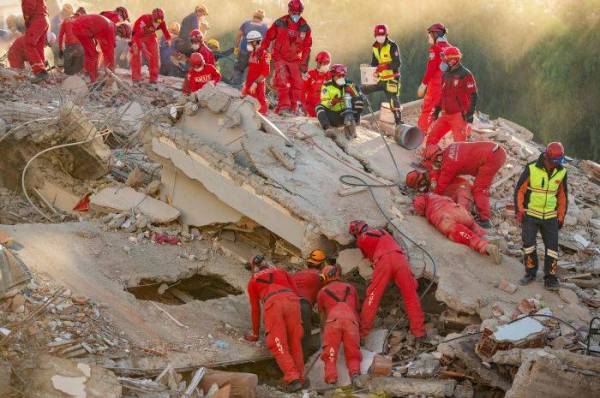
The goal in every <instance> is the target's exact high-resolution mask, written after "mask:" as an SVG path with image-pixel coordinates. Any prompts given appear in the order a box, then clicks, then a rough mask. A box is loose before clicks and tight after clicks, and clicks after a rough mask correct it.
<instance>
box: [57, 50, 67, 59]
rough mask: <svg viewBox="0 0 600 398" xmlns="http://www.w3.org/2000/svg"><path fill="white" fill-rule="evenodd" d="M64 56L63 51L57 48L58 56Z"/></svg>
mask: <svg viewBox="0 0 600 398" xmlns="http://www.w3.org/2000/svg"><path fill="white" fill-rule="evenodd" d="M64 56H65V52H64V51H63V50H58V57H59V58H64Z"/></svg>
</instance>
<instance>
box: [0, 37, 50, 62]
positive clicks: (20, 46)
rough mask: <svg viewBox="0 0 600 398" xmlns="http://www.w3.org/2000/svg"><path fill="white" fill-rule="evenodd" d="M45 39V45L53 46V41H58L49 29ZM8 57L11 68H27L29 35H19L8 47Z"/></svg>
mask: <svg viewBox="0 0 600 398" xmlns="http://www.w3.org/2000/svg"><path fill="white" fill-rule="evenodd" d="M45 40H46V42H45V46H49V47H52V45H53V43H54V42H55V41H56V36H54V33H52V32H50V31H48V32H47V33H46V38H45ZM6 57H7V58H8V64H9V66H10V67H11V68H14V69H23V68H25V62H28V61H27V37H26V36H25V35H21V36H19V37H17V38H16V40H15V41H13V42H12V44H11V45H10V47H9V48H8V52H7V54H6Z"/></svg>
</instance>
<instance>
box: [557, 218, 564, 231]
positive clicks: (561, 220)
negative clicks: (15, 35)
mask: <svg viewBox="0 0 600 398" xmlns="http://www.w3.org/2000/svg"><path fill="white" fill-rule="evenodd" d="M564 222H565V220H564V219H560V218H559V219H558V229H562V227H563V224H564Z"/></svg>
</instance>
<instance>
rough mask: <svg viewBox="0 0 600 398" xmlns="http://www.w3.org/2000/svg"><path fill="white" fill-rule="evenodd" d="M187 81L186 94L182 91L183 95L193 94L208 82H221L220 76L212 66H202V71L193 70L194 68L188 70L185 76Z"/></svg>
mask: <svg viewBox="0 0 600 398" xmlns="http://www.w3.org/2000/svg"><path fill="white" fill-rule="evenodd" d="M187 80H188V82H189V84H188V87H187V92H186V91H184V93H185V94H189V93H194V92H196V91H198V90H200V89H201V88H202V87H204V85H205V84H206V83H208V82H210V81H212V82H213V83H215V84H217V83H218V82H219V81H221V74H220V73H219V71H218V70H217V68H215V67H214V66H213V65H208V64H204V66H203V67H202V70H199V71H197V70H195V69H194V68H190V70H189V71H188V75H187Z"/></svg>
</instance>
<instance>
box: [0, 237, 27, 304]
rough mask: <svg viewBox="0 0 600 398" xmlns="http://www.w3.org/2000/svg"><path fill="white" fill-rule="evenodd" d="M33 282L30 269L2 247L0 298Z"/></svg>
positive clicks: (0, 252) (0, 255)
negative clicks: (11, 290) (18, 287)
mask: <svg viewBox="0 0 600 398" xmlns="http://www.w3.org/2000/svg"><path fill="white" fill-rule="evenodd" d="M30 280H31V273H30V272H29V269H28V268H27V266H26V265H25V263H23V261H21V259H20V258H19V257H17V256H15V255H14V254H13V253H12V252H11V251H10V250H9V249H7V248H6V247H4V246H2V245H0V297H2V295H3V294H4V293H6V292H8V291H9V290H10V289H13V288H16V287H17V286H19V285H21V284H25V283H27V282H29V281H30Z"/></svg>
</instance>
